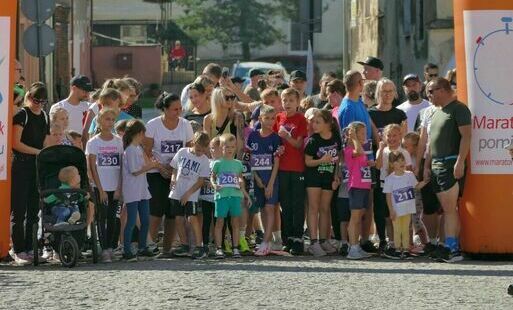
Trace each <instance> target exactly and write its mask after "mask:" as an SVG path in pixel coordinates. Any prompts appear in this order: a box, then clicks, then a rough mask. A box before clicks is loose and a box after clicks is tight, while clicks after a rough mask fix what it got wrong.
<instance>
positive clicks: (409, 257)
mask: <svg viewBox="0 0 513 310" xmlns="http://www.w3.org/2000/svg"><path fill="white" fill-rule="evenodd" d="M414 257H415V256H413V255H412V254H411V253H410V252H408V251H403V253H401V259H406V260H412V259H413V258H414Z"/></svg>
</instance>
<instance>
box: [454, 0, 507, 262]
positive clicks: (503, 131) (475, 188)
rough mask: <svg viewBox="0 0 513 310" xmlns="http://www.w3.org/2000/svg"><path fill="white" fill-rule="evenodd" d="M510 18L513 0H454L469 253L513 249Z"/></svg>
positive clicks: (463, 217) (464, 243) (464, 224)
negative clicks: (465, 125)
mask: <svg viewBox="0 0 513 310" xmlns="http://www.w3.org/2000/svg"><path fill="white" fill-rule="evenodd" d="M512 20H513V2H512V1H501V0H496V1H493V0H457V1H456V0H455V1H454V38H455V50H456V67H457V72H458V74H457V79H458V81H457V85H458V99H459V100H460V101H462V102H465V103H467V104H468V105H469V108H470V110H471V112H472V118H473V126H472V127H473V128H472V147H471V153H470V158H469V160H468V163H469V168H468V171H467V172H468V175H467V182H466V185H465V192H464V196H463V199H462V202H461V205H460V217H461V235H460V236H461V243H462V248H463V250H464V251H465V252H468V253H476V254H477V253H482V254H492V253H493V254H511V253H513V229H511V225H512V224H511V223H512V219H513V187H512V186H511V184H513V165H512V163H513V162H512V161H511V157H510V156H509V154H508V152H507V150H505V149H504V147H505V146H506V145H507V144H509V143H512V142H513V141H511V140H512V139H511V138H512V136H513V125H512V126H511V127H508V125H507V124H508V121H504V120H506V119H508V118H510V119H511V123H512V124H513V118H512V116H513V106H512V105H511V104H512V103H513V92H512V90H513V88H512V87H511V71H512V70H511V68H513V62H511V58H510V55H511V50H512V48H513V33H510V28H512V29H513V23H512V22H511V21H512ZM504 58H505V59H504ZM501 59H503V60H504V61H502V60H501ZM508 68H510V69H508ZM501 120H503V121H501ZM490 126H491V127H490ZM512 144H513V143H512Z"/></svg>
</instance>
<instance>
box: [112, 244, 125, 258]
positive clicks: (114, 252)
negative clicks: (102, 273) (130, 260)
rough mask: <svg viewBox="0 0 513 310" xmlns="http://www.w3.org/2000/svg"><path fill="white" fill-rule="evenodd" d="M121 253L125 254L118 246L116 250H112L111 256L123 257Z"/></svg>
mask: <svg viewBox="0 0 513 310" xmlns="http://www.w3.org/2000/svg"><path fill="white" fill-rule="evenodd" d="M123 253H125V251H124V250H123V246H122V245H120V246H118V247H117V248H116V249H114V251H112V255H113V256H118V257H121V256H123Z"/></svg>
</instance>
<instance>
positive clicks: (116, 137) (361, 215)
mask: <svg viewBox="0 0 513 310" xmlns="http://www.w3.org/2000/svg"><path fill="white" fill-rule="evenodd" d="M359 64H360V65H362V68H363V70H362V71H361V72H360V71H355V70H351V71H348V72H347V73H346V74H345V75H344V76H343V77H342V78H341V79H338V78H337V76H336V74H334V73H333V72H326V73H324V74H323V76H322V78H321V79H320V84H319V86H320V93H319V94H317V95H313V96H307V95H306V94H305V88H306V79H307V77H306V74H305V73H304V72H301V71H294V72H292V73H291V75H290V79H289V81H285V79H284V76H283V72H280V71H269V72H262V71H260V70H253V71H252V72H250V77H251V82H250V83H249V84H248V86H247V89H245V90H243V89H242V88H241V83H239V82H240V81H237V80H232V79H230V78H229V77H226V76H224V75H223V74H222V68H221V67H220V66H219V65H217V64H213V63H211V64H208V65H207V66H206V67H205V68H204V70H203V72H202V74H201V75H200V76H198V77H197V78H196V79H195V81H194V82H193V83H191V84H189V85H187V86H186V87H185V88H184V89H183V91H182V94H181V96H179V95H178V94H173V93H167V92H163V93H162V94H161V95H160V97H159V98H158V99H157V100H156V103H155V107H156V108H157V109H158V110H159V111H160V112H161V113H160V115H159V116H157V117H155V118H153V119H151V120H149V121H148V122H147V123H146V124H145V123H144V122H143V121H142V120H141V119H140V118H141V110H140V108H139V107H138V106H137V105H134V102H136V101H137V99H138V96H139V95H140V93H141V89H142V86H141V85H140V84H139V83H138V82H137V81H136V80H135V79H133V78H127V77H125V78H115V79H110V80H108V81H106V82H105V83H104V84H103V86H102V87H101V88H99V89H97V90H93V87H92V85H91V82H90V80H89V79H88V78H87V77H85V76H80V75H79V76H76V77H74V78H73V79H72V80H71V81H70V94H69V96H68V97H67V98H66V99H64V100H63V101H60V102H57V103H55V104H53V105H52V106H51V109H50V113H49V114H48V115H47V113H46V112H45V111H44V109H43V107H44V106H45V104H46V103H47V98H48V96H47V95H48V91H47V88H46V86H45V85H44V84H42V83H34V84H32V85H31V86H30V87H29V88H28V90H27V92H26V94H25V95H24V107H23V108H21V109H20V110H19V111H18V112H17V113H16V114H15V116H14V121H13V124H14V127H13V128H14V129H13V149H14V150H13V166H12V169H13V170H12V176H13V178H12V205H11V212H12V238H11V239H12V249H11V251H10V254H11V256H12V258H13V259H14V260H15V262H16V263H19V264H26V263H30V261H31V260H32V259H33V256H34V255H40V254H41V255H42V257H41V259H58V255H57V253H55V251H54V250H53V249H51V247H49V246H46V247H45V248H44V250H43V253H33V252H32V237H31V236H32V227H33V226H32V225H33V224H34V223H37V221H38V211H39V209H38V191H37V185H36V168H35V158H36V156H37V154H38V153H39V152H40V151H41V149H43V148H44V147H48V146H52V145H59V144H67V145H73V146H75V147H78V148H80V149H83V150H84V152H85V155H86V157H87V164H88V176H89V181H90V184H91V187H92V189H93V190H92V191H91V196H90V197H86V198H88V199H90V200H91V202H92V203H89V204H88V205H89V209H91V210H89V212H88V218H87V219H80V218H79V215H77V212H76V209H72V210H63V209H62V208H59V207H57V206H55V208H52V214H54V215H55V225H73V224H74V223H76V222H77V221H84V220H87V221H88V222H92V221H93V218H94V219H96V223H97V229H98V230H99V231H100V232H101V233H100V234H99V236H100V240H99V241H100V245H101V249H102V252H101V259H102V261H103V262H111V261H112V260H113V259H114V258H116V257H118V256H122V258H123V259H125V260H128V261H134V260H137V258H138V257H153V256H158V257H160V258H168V257H185V256H190V257H192V258H195V259H202V258H205V257H208V256H213V257H215V258H224V257H226V256H230V257H233V258H237V257H240V256H241V255H255V256H267V255H271V254H276V255H305V254H310V255H313V256H316V257H320V256H325V255H341V256H343V257H347V258H348V259H365V258H368V257H372V256H381V257H384V258H389V259H412V258H413V257H416V256H421V255H426V256H429V257H431V258H433V259H436V260H440V261H445V262H454V261H459V260H461V259H462V256H461V253H460V250H459V240H458V234H459V219H458V213H457V206H458V198H459V196H460V194H461V192H462V191H463V184H464V182H463V180H464V177H465V159H466V156H467V154H468V151H469V145H470V132H471V131H470V112H469V110H468V108H467V107H466V106H465V105H464V104H462V103H461V102H459V101H458V100H457V99H456V96H455V93H454V89H453V88H454V87H455V85H452V84H451V82H450V81H449V80H447V79H445V78H442V77H438V68H437V67H436V65H434V64H428V65H426V66H425V70H424V71H425V72H424V78H425V81H422V80H421V79H420V77H419V76H418V75H416V74H408V75H406V76H405V77H404V78H403V80H402V85H401V86H402V89H403V91H404V94H405V98H406V100H405V101H404V102H402V103H399V102H398V98H399V96H398V92H399V89H398V87H397V85H396V84H395V83H394V82H393V81H392V80H390V79H388V78H386V77H383V76H382V75H383V67H384V66H383V63H382V61H381V60H380V59H378V58H375V57H368V58H367V59H365V60H364V61H362V62H359ZM435 72H436V73H435ZM262 80H263V81H264V82H265V83H261V81H262ZM77 173H78V172H77V171H76V169H75V170H74V169H73V167H66V168H63V169H62V171H61V172H60V173H59V180H60V181H61V182H62V185H61V186H64V187H73V186H75V187H76V186H78V184H80V176H79V177H78V181H77V177H76V175H77ZM51 198H52V197H50V198H47V199H45V203H48V204H52V203H54V204H55V199H51ZM135 231H137V232H138V233H134V232H135Z"/></svg>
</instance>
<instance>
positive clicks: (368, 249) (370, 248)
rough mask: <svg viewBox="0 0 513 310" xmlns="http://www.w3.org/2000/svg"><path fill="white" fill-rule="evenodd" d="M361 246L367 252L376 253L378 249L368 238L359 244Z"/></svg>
mask: <svg viewBox="0 0 513 310" xmlns="http://www.w3.org/2000/svg"><path fill="white" fill-rule="evenodd" d="M360 246H361V248H362V249H363V250H364V251H365V252H367V253H373V254H374V253H378V249H377V248H376V247H375V246H374V244H373V243H372V242H371V241H370V240H366V241H364V242H363V243H361V244H360Z"/></svg>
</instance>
